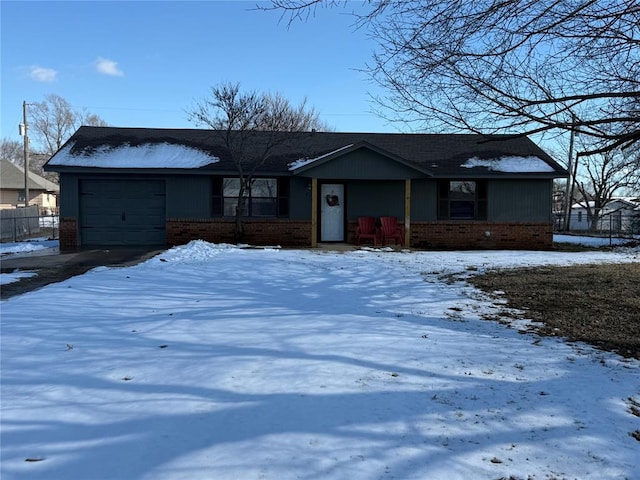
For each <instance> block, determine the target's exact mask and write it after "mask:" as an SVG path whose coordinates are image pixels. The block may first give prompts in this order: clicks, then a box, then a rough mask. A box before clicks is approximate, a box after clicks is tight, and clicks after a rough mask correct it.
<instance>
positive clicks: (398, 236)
mask: <svg viewBox="0 0 640 480" xmlns="http://www.w3.org/2000/svg"><path fill="white" fill-rule="evenodd" d="M380 223H381V224H382V244H383V245H387V244H388V243H389V240H391V239H393V241H394V243H395V244H396V245H398V244H400V245H401V246H403V247H404V228H403V226H402V225H400V224H399V223H398V218H397V217H380Z"/></svg>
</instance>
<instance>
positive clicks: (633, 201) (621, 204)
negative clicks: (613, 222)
mask: <svg viewBox="0 0 640 480" xmlns="http://www.w3.org/2000/svg"><path fill="white" fill-rule="evenodd" d="M587 204H588V205H589V208H594V207H595V206H596V202H595V201H594V200H589V201H588V202H585V201H584V200H581V201H579V202H576V203H574V204H573V205H571V208H572V209H586V208H587ZM637 207H640V198H638V197H612V198H610V199H609V201H608V202H606V203H605V204H604V206H603V207H602V208H604V209H611V208H617V209H625V208H627V209H629V208H630V209H636V208H637Z"/></svg>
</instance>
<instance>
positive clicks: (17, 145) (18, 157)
mask: <svg viewBox="0 0 640 480" xmlns="http://www.w3.org/2000/svg"><path fill="white" fill-rule="evenodd" d="M23 158H24V153H23V144H22V142H18V141H17V140H9V139H8V138H4V139H2V143H0V159H2V160H9V161H10V162H12V163H15V164H16V165H20V164H22V163H23Z"/></svg>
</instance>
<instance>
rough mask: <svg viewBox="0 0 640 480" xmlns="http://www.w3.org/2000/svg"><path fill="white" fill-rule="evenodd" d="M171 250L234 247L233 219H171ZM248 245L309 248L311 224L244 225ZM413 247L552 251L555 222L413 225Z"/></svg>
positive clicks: (351, 231) (63, 225) (63, 243)
mask: <svg viewBox="0 0 640 480" xmlns="http://www.w3.org/2000/svg"><path fill="white" fill-rule="evenodd" d="M166 228H167V245H169V246H173V245H183V244H185V243H189V242H190V241H191V240H205V241H207V242H212V243H235V239H234V228H235V222H234V220H233V219H219V218H217V219H209V218H207V219H168V220H167V223H166ZM355 229H356V223H354V222H349V224H348V226H347V239H348V241H350V242H354V238H353V237H354V235H355ZM244 232H245V235H244V241H245V243H248V244H251V245H282V246H290V247H308V246H310V245H311V222H310V221H296V220H287V219H281V220H280V219H278V220H274V219H268V220H254V219H252V220H246V221H245V222H244ZM410 240H411V241H410V246H411V247H413V248H423V249H439V250H453V249H512V250H516V249H527V250H549V249H551V248H552V247H553V225H552V224H551V223H486V222H414V223H412V224H411V239H410ZM78 246H79V245H78V221H77V219H75V218H65V217H63V218H61V219H60V250H61V251H64V250H74V249H77V248H78Z"/></svg>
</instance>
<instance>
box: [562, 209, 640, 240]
mask: <svg viewBox="0 0 640 480" xmlns="http://www.w3.org/2000/svg"><path fill="white" fill-rule="evenodd" d="M554 231H555V232H563V233H572V234H584V235H597V236H606V237H609V236H611V237H620V238H627V237H629V238H634V237H637V236H638V235H640V212H639V213H638V214H631V215H629V214H625V215H623V214H622V212H611V213H605V214H602V215H600V216H599V217H598V218H591V217H589V216H587V215H584V214H578V213H574V214H572V215H571V218H570V219H569V230H565V229H564V216H563V215H562V214H556V215H555V221H554Z"/></svg>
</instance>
